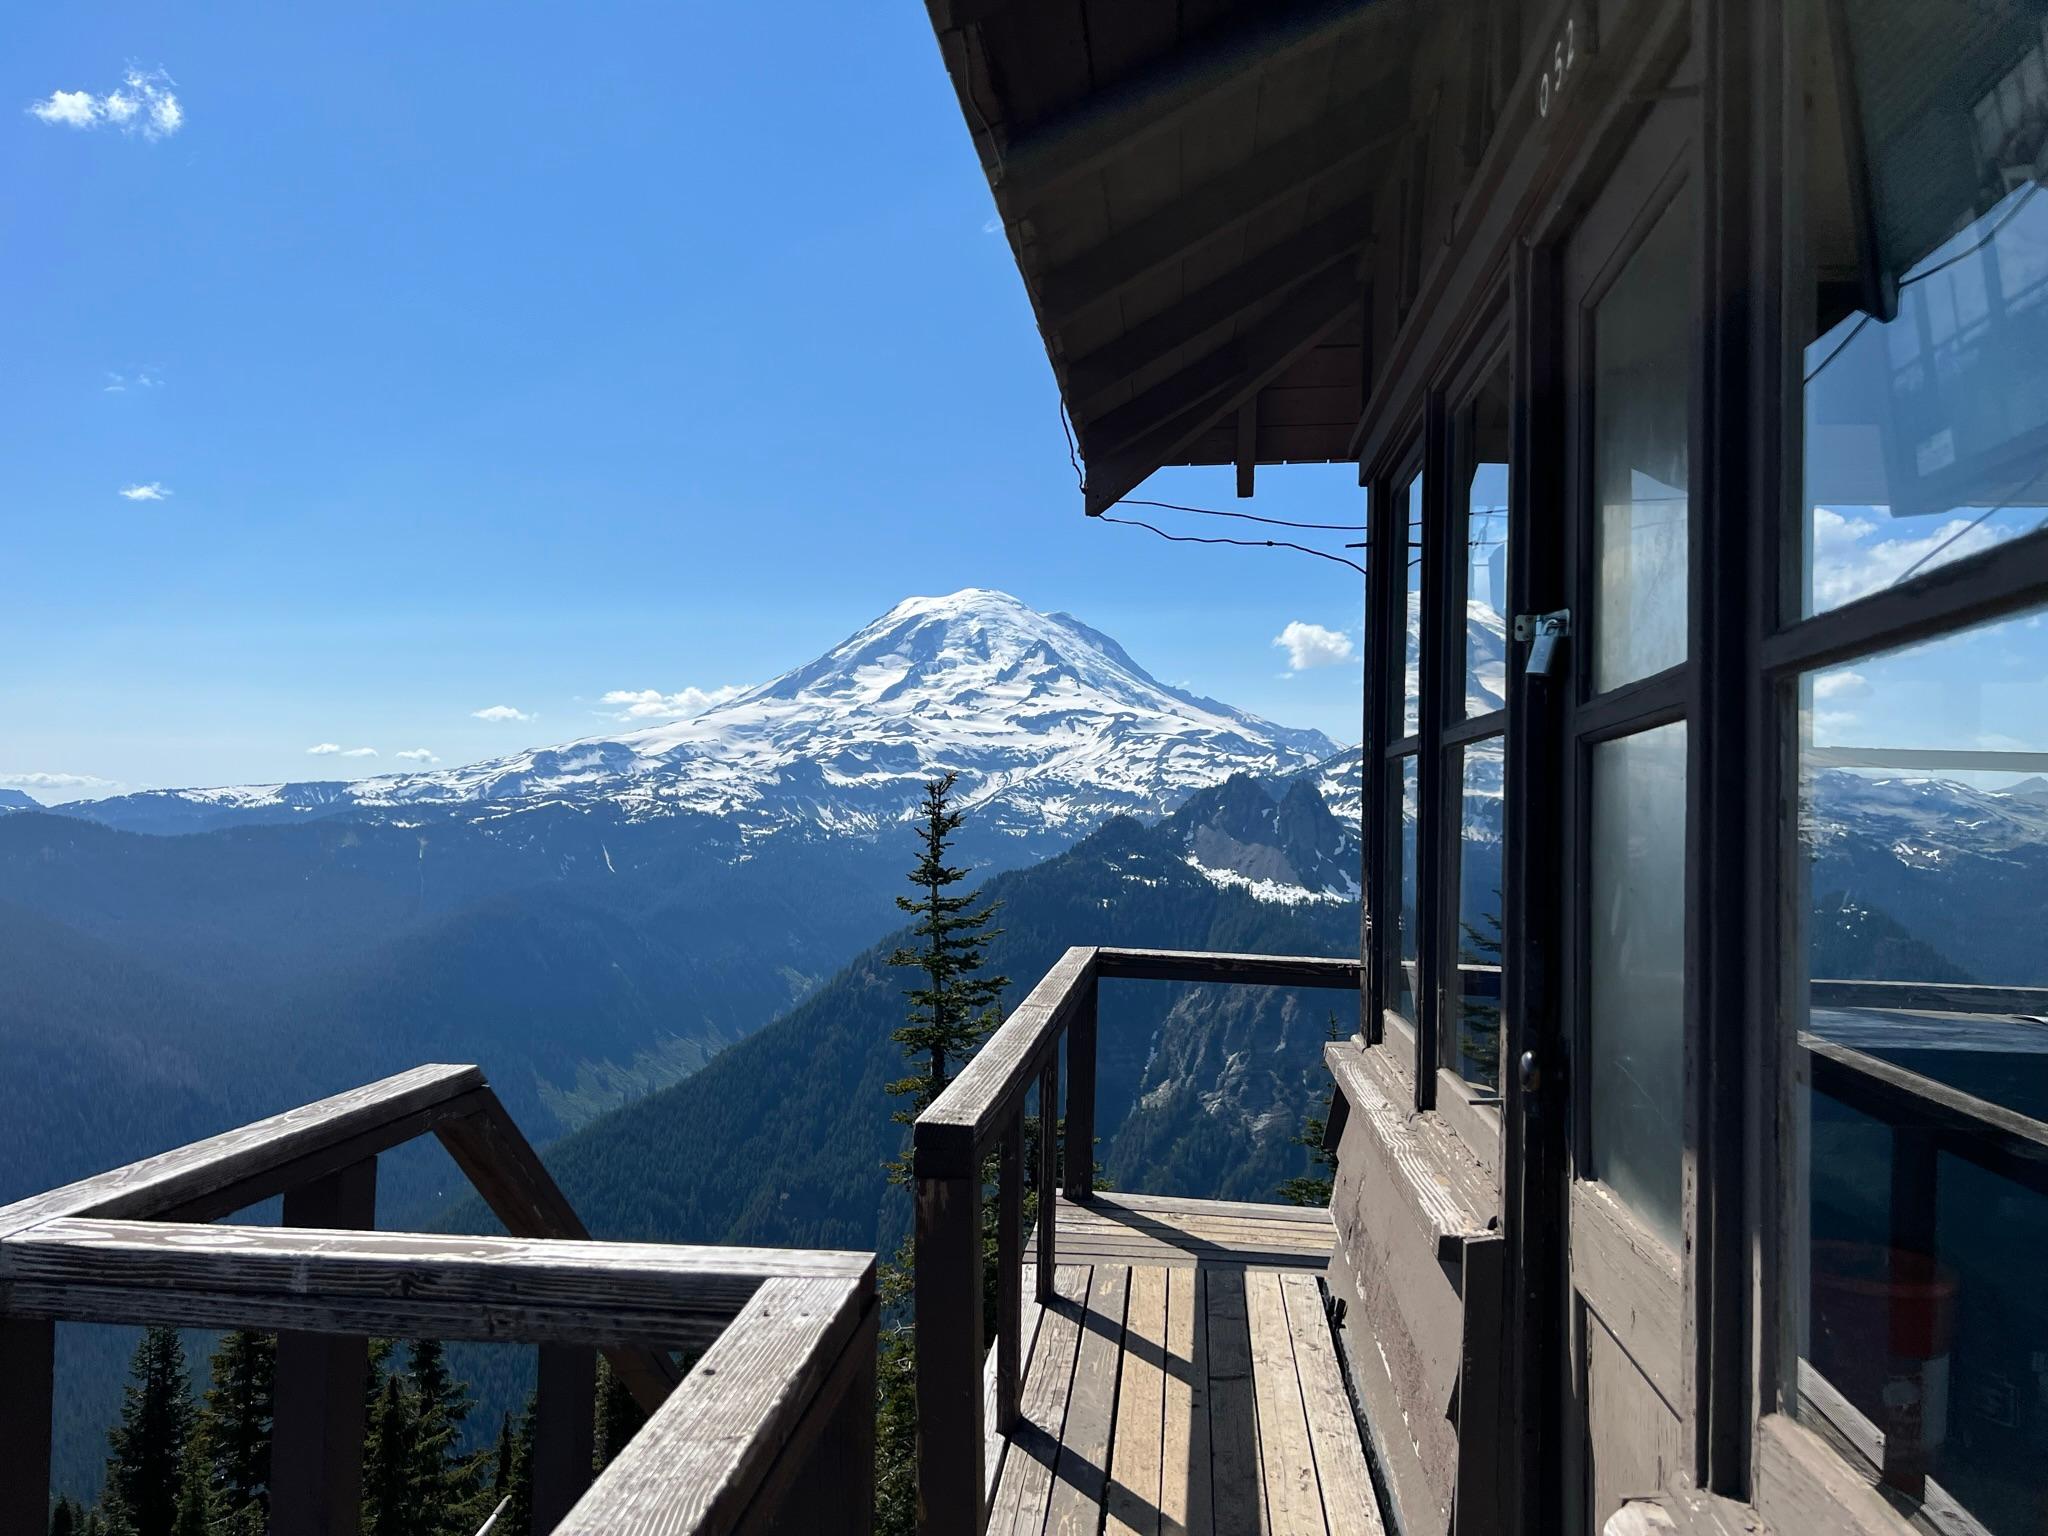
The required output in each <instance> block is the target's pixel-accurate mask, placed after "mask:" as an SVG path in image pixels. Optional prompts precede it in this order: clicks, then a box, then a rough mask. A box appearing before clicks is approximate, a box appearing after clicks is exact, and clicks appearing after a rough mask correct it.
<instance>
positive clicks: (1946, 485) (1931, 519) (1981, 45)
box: [1802, 0, 2048, 613]
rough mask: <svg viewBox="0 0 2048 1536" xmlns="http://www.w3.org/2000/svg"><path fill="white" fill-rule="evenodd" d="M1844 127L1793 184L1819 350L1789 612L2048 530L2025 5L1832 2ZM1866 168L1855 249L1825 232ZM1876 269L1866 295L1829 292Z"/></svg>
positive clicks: (2042, 77) (2038, 10)
mask: <svg viewBox="0 0 2048 1536" xmlns="http://www.w3.org/2000/svg"><path fill="white" fill-rule="evenodd" d="M1843 17H1844V23H1845V26H1846V30H1847V36H1846V38H1845V39H1844V40H1843V46H1845V47H1846V48H1847V50H1848V53H1849V56H1850V57H1851V58H1852V59H1853V60H1854V62H1855V66H1856V75H1857V81H1858V93H1857V94H1858V98H1859V101H1860V105H1861V107H1862V116H1861V118H1860V119H1859V120H1856V121H1853V122H1852V121H1842V120H1841V114H1839V113H1838V112H1828V108H1830V107H1831V106H1832V103H1833V99H1834V98H1833V94H1832V85H1831V83H1830V77H1829V76H1828V74H1826V73H1825V72H1823V73H1820V74H1817V76H1816V84H1817V87H1818V89H1817V91H1816V94H1817V95H1819V96H1821V97H1822V98H1823V99H1822V101H1821V103H1820V104H1819V106H1818V107H1817V110H1818V111H1821V112H1823V113H1827V115H1826V116H1825V117H1823V118H1822V129H1823V131H1820V132H1817V133H1815V134H1814V135H1812V136H1811V137H1812V138H1813V141H1814V143H1815V144H1816V146H1818V147H1817V148H1816V150H1815V156H1816V159H1815V163H1814V165H1813V166H1812V167H1811V170H1810V172H1809V176H1808V180H1809V182H1810V183H1811V184H1812V185H1813V186H1814V187H1815V188H1817V189H1819V191H1820V202H1819V204H1818V217H1817V218H1816V220H1815V224H1814V232H1813V235H1812V237H1811V243H1812V246H1813V250H1812V256H1813V260H1814V268H1815V272H1816V274H1817V283H1816V293H1817V297H1818V299H1819V308H1820V312H1821V333H1820V334H1818V335H1817V336H1816V337H1815V338H1814V340H1813V341H1812V344H1811V345H1810V346H1808V348H1807V350H1806V362H1805V373H1806V451H1805V476H1806V519H1805V521H1806V540H1805V578H1806V579H1805V583H1804V591H1803V594H1802V596H1803V602H1804V612H1806V613H1819V612H1824V611H1825V610H1827V609H1830V608H1835V607H1838V606H1840V605H1841V604H1843V603H1846V602H1849V601H1851V600H1853V599H1855V598H1858V597H1863V596H1866V595H1868V594H1869V593H1872V592H1877V591H1881V590H1883V589H1884V588H1886V587H1890V586H1892V585H1894V584H1896V583H1898V582H1900V581H1904V580H1906V579H1908V578H1909V577H1912V576H1915V575H1918V574H1920V573H1921V572H1923V571H1929V570H1933V569H1935V568H1937V567H1939V566H1941V565H1943V564H1945V563H1947V562H1948V561H1951V560H1956V559H1960V558H1961V557H1963V556H1965V555H1970V554H1975V553H1976V552H1978V551H1979V550H1983V549H1989V548H1991V547H1993V546H1994V545H1996V544H1998V543H2000V542H2002V541H2004V540H2006V539H2009V538H2013V537H2015V536H2016V535H2018V534H2021V533H2024V532H2028V531H2030V530H2033V529H2036V528H2039V527H2041V526H2042V525H2043V523H2044V521H2048V197H2043V196H2041V195H2040V193H2041V183H2042V177H2043V174H2044V171H2048V156H2044V154H2043V149H2044V145H2048V53H2044V43H2048V18H2044V16H2043V11H2042V7H2041V6H2040V5H2039V4H2038V3H2023V4H2010V5H1997V6H1990V5H1984V4H1981V3H1979V0H1844V4H1843ZM1850 148H1860V149H1861V150H1862V151H1863V152H1864V154H1865V156H1867V158H1868V159H1869V162H1870V164H1871V167H1872V175H1873V177H1874V179H1875V183H1876V190H1877V193H1878V195H1877V197H1876V199H1875V205H1876V208H1877V218H1876V228H1875V231H1874V238H1873V239H1872V240H1871V241H1870V242H1869V243H1868V244H1867V245H1866V244H1865V243H1863V242H1859V241H1857V240H1856V238H1855V236H1854V229H1855V224H1854V221H1853V220H1852V219H1850V218H1848V217H1847V216H1846V215H1845V214H1844V213H1843V212H1842V211H1841V210H1840V209H1835V210H1833V211H1832V213H1831V212H1830V202H1829V198H1830V196H1831V194H1832V192H1833V189H1834V188H1836V187H1839V186H1841V185H1843V184H1844V183H1845V182H1846V180H1847V177H1848V172H1847V169H1846V167H1847V164H1848V162H1847V159H1846V158H1845V157H1846V155H1847V153H1848V150H1849V149H1850ZM1859 266H1868V267H1874V268H1875V269H1876V270H1877V271H1878V272H1879V273H1880V274H1881V279H1880V284H1881V289H1882V291H1881V292H1879V293H1877V294H1875V295H1873V294H1871V293H1865V292H1856V293H1853V294H1850V295H1848V296H1844V294H1843V292H1842V291H1841V289H1842V286H1843V285H1841V284H1840V283H1839V282H1838V281H1830V280H1831V279H1833V276H1834V274H1837V273H1840V272H1843V271H1850V272H1853V271H1856V270H1858V268H1859Z"/></svg>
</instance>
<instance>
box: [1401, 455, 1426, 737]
mask: <svg viewBox="0 0 2048 1536" xmlns="http://www.w3.org/2000/svg"><path fill="white" fill-rule="evenodd" d="M1402 494H1403V495H1405V496H1406V498H1407V502H1408V562H1407V568H1408V585H1407V590H1408V601H1407V607H1406V610H1405V611H1406V613H1407V615H1408V620H1407V625H1408V630H1407V636H1406V638H1405V639H1404V640H1403V641H1402V646H1401V655H1402V670H1401V678H1402V681H1401V734H1402V735H1403V736H1413V735H1414V734H1415V732H1416V730H1417V729H1418V728H1419V726H1420V724H1421V721H1422V476H1420V475H1417V476H1416V477H1415V478H1414V479H1413V480H1410V481H1409V482H1408V489H1407V490H1406V491H1405V492H1403V493H1402Z"/></svg>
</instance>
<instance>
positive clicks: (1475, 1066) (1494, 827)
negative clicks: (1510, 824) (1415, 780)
mask: <svg viewBox="0 0 2048 1536" xmlns="http://www.w3.org/2000/svg"><path fill="white" fill-rule="evenodd" d="M1506 746H1507V743H1506V740H1505V739H1504V738H1502V737H1499V736H1496V737H1492V738H1491V739H1489V740H1486V741H1480V742H1474V743H1473V744H1472V745H1471V746H1469V747H1467V748H1465V750H1464V752H1463V754H1462V757H1463V765H1462V774H1461V777H1462V778H1463V780H1464V794H1463V795H1462V797H1461V798H1460V802H1459V805H1460V812H1459V814H1460V822H1459V827H1458V831H1459V837H1458V936H1457V945H1458V950H1457V953H1458V984H1457V986H1456V988H1455V989H1453V991H1452V994H1451V995H1452V996H1453V997H1454V998H1455V1000H1456V1009H1455V1015H1454V1017H1453V1018H1452V1019H1451V1020H1450V1021H1448V1027H1447V1028H1445V1030H1444V1032H1443V1056H1444V1065H1445V1066H1447V1067H1449V1068H1450V1069H1451V1070H1452V1071H1453V1072H1455V1073H1457V1074H1458V1076H1460V1077H1462V1078H1464V1079H1465V1081H1466V1082H1468V1083H1471V1084H1472V1085H1473V1086H1474V1087H1477V1088H1484V1089H1485V1090H1487V1091H1488V1092H1489V1093H1491V1092H1497V1091H1498V1090H1499V1088H1500V1023H1501V1013H1500V1005H1501V968H1500V963H1501V900H1500V892H1501V865H1502V853H1503V851H1504V848H1505V843H1504V840H1503V839H1504V834H1505V832H1506V822H1505V819H1504V817H1503V814H1502V811H1503V805H1502V800H1501V783H1502V775H1503V771H1504V769H1505V766H1506V762H1505V759H1506Z"/></svg>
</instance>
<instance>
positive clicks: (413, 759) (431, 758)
mask: <svg viewBox="0 0 2048 1536" xmlns="http://www.w3.org/2000/svg"><path fill="white" fill-rule="evenodd" d="M392 756H394V757H397V758H399V759H401V760H402V761H404V762H408V763H438V762H439V761H441V759H440V758H438V757H436V756H435V755H434V754H433V753H432V752H429V751H428V750H427V749H426V748H425V747H409V748H407V749H406V750H405V751H403V752H394V753H393V754H392Z"/></svg>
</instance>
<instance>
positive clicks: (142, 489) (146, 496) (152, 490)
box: [121, 480, 173, 501]
mask: <svg viewBox="0 0 2048 1536" xmlns="http://www.w3.org/2000/svg"><path fill="white" fill-rule="evenodd" d="M121 494H122V495H123V496H125V497H127V498H128V499H129V500H130V501H168V500H169V499H170V498H171V496H172V494H173V492H172V490H171V488H170V487H169V486H168V485H165V484H164V483H163V481H161V480H151V481H149V482H148V483H147V484H145V485H124V486H122V487H121Z"/></svg>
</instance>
